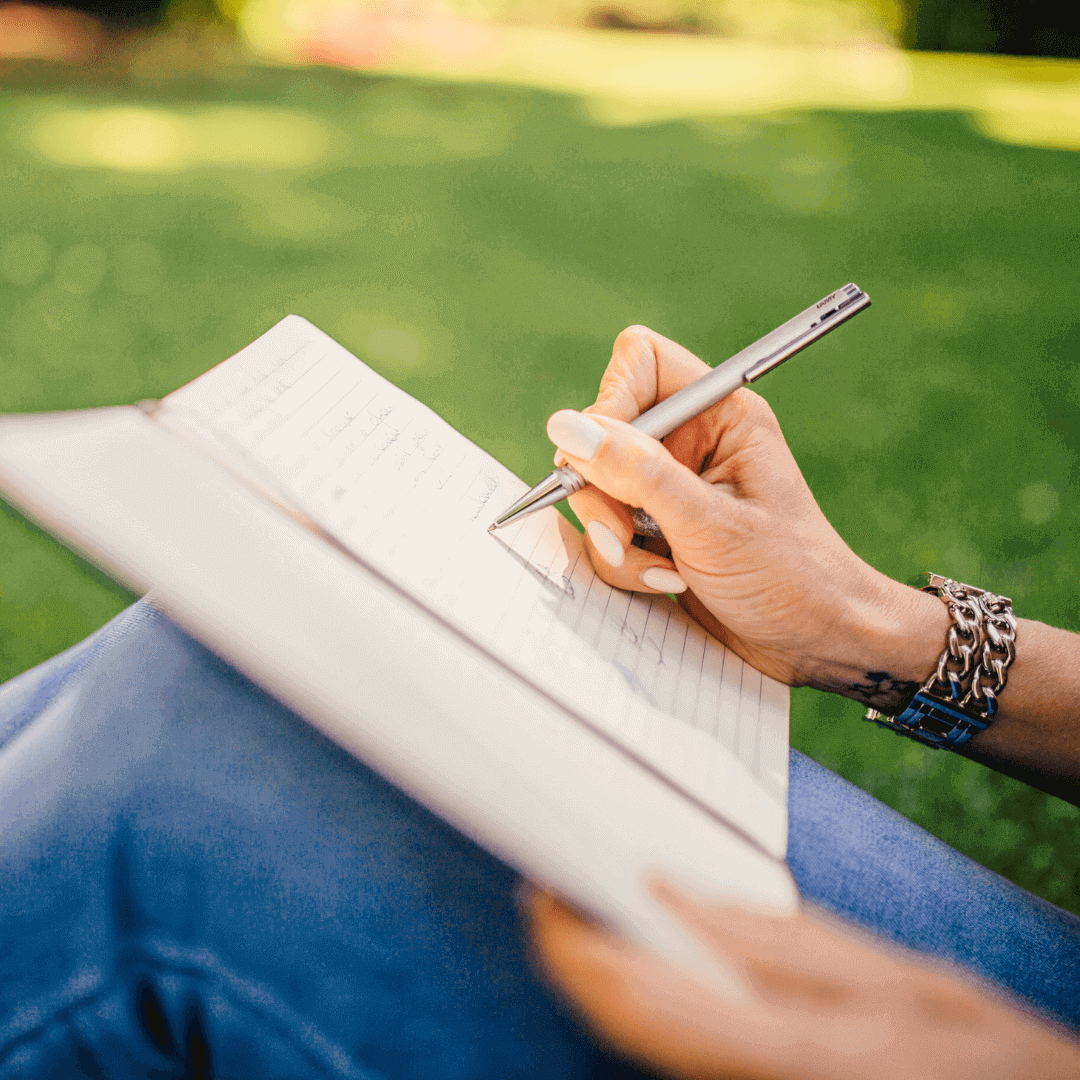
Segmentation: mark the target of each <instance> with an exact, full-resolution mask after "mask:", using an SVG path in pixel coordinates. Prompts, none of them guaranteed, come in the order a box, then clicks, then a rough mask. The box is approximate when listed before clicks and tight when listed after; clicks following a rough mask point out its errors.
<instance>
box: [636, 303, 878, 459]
mask: <svg viewBox="0 0 1080 1080" xmlns="http://www.w3.org/2000/svg"><path fill="white" fill-rule="evenodd" d="M869 306H870V297H869V296H867V295H866V293H864V292H863V291H862V290H861V289H860V288H859V287H858V285H856V284H854V283H853V282H852V283H850V284H848V285H845V286H844V287H843V288H842V289H837V290H836V292H833V293H829V295H828V296H826V297H825V298H824V299H823V300H819V301H818V302H817V303H816V304H814V305H812V306H811V307H808V308H807V309H806V310H805V311H801V312H799V314H798V315H796V316H795V317H794V318H792V319H788V321H787V322H786V323H783V324H782V325H780V326H778V327H777V328H776V329H775V330H773V331H771V332H770V333H768V334H766V335H765V336H764V337H763V338H760V339H759V340H757V341H755V342H754V344H753V345H748V346H747V347H746V348H745V349H743V350H741V351H740V352H737V353H736V354H735V355H734V356H732V357H731V358H730V359H728V360H725V361H724V362H723V363H722V364H718V365H717V366H716V367H715V368H713V370H712V371H710V372H709V373H708V374H707V375H703V376H702V377H701V378H700V379H698V380H696V381H695V382H692V383H691V384H690V385H689V386H684V387H683V388H682V390H680V391H678V393H675V394H672V395H671V397H669V398H666V399H665V400H664V401H661V402H660V403H659V404H658V405H654V406H653V407H652V408H651V409H649V411H648V412H646V413H642V415H641V416H639V417H637V419H636V420H633V421H631V426H632V427H635V428H637V430H638V431H641V432H644V433H645V434H646V435H651V436H652V437H653V438H654V439H662V438H663V437H664V436H665V435H670V434H671V432H673V431H674V430H675V429H676V428H677V427H681V426H682V425H683V424H685V423H686V422H687V421H688V420H693V418H694V417H695V416H700V415H701V414H702V413H703V412H705V410H706V409H711V408H712V407H713V406H714V405H715V404H716V403H717V402H718V401H722V400H723V399H724V398H726V397H727V396H728V395H729V394H733V393H734V392H735V391H736V390H738V389H739V387H740V386H744V385H746V384H748V383H752V382H754V380H755V379H759V378H761V376H762V375H764V374H765V373H766V372H767V371H772V369H773V368H774V367H777V366H778V365H779V364H782V363H783V362H784V361H785V360H787V359H788V358H789V357H792V356H794V355H795V354H796V353H797V352H800V351H802V350H803V349H805V348H806V346H807V345H809V344H811V343H812V342H814V341H817V339H818V338H820V337H824V336H825V335H826V334H827V333H829V331H830V330H832V329H834V328H835V327H837V326H840V325H841V323H843V322H845V321H846V320H848V319H850V318H851V316H852V315H856V314H858V313H859V312H860V311H862V310H863V309H864V308H867V307H869Z"/></svg>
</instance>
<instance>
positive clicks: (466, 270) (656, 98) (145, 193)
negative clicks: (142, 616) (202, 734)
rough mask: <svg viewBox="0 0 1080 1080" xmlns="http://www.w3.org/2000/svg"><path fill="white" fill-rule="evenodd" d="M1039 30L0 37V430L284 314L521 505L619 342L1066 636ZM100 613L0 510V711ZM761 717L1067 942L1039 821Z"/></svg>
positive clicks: (879, 7)
mask: <svg viewBox="0 0 1080 1080" xmlns="http://www.w3.org/2000/svg"><path fill="white" fill-rule="evenodd" d="M1078 55H1080V37H1078V30H1077V20H1076V16H1075V15H1074V14H1068V13H1066V14H1063V15H1060V16H1059V15H1053V14H1051V13H1050V12H1049V11H1048V10H1047V11H1042V12H1040V11H1038V10H1037V9H1033V8H1031V6H1030V5H1025V6H1023V7H1022V6H1021V5H1020V4H989V3H982V2H976V0H964V2H956V3H951V4H946V3H938V2H932V0H922V2H921V3H918V4H917V5H915V4H913V5H909V6H903V5H901V4H899V3H893V2H892V0H868V2H865V3H860V2H856V0H806V2H802V0H762V2H761V3H753V2H750V0H718V2H705V0H702V2H693V0H687V2H685V3H675V2H671V3H669V2H667V0H628V2H625V3H621V2H618V0H613V2H610V3H608V2H606V0H603V2H586V0H580V2H579V0H565V2H564V3H553V4H541V3H539V2H538V0H520V2H517V0H455V2H444V3H425V2H422V0H418V2H416V3H404V2H402V3H397V2H387V3H365V2H362V0H172V2H171V3H170V4H168V5H161V4H158V3H156V0H126V2H125V0H88V2H87V3H86V4H85V5H84V8H83V9H82V10H75V9H72V8H55V7H30V6H26V5H17V4H5V5H0V57H6V58H7V59H6V60H4V61H2V62H0V88H2V89H0V178H2V182H0V411H31V410H45V409H67V408H84V407H89V406H95V405H106V404H113V403H118V402H132V401H136V400H139V399H141V398H145V397H155V396H160V395H162V394H164V393H167V392H168V391H169V390H172V389H174V388H175V387H176V386H178V385H180V384H181V383H183V382H185V381H186V380H188V379H191V378H193V377H194V376H196V375H198V374H200V373H201V372H202V371H204V370H205V369H206V368H208V367H210V366H211V365H213V364H214V363H216V362H218V361H219V360H221V359H223V358H225V357H226V356H228V355H230V354H231V353H233V352H235V351H236V350H237V349H239V348H240V347H242V346H243V345H245V344H247V343H248V342H249V341H250V340H252V339H253V338H254V337H256V336H257V335H258V334H259V333H261V332H262V331H263V330H265V329H266V328H267V327H269V326H270V325H271V324H272V323H273V322H275V321H276V320H277V319H279V318H281V317H282V316H283V315H284V314H286V313H288V312H297V313H299V314H302V315H305V316H306V317H308V318H309V319H311V320H312V321H313V322H315V323H316V324H317V325H319V326H320V327H322V328H323V329H324V330H326V331H327V332H328V333H330V334H332V335H334V336H335V337H337V338H338V339H339V340H340V341H342V342H343V343H344V344H345V345H346V346H347V347H348V348H350V349H352V350H353V351H354V352H356V353H357V354H358V355H359V356H361V357H362V358H363V359H364V360H366V361H367V362H368V363H370V364H371V365H372V366H374V367H376V368H377V369H378V370H380V371H382V372H383V373H384V374H386V375H388V376H389V377H390V378H392V379H394V380H395V381H396V382H398V383H399V384H400V385H401V386H403V387H404V388H405V389H406V390H408V391H409V392H410V393H412V394H414V395H415V396H416V397H418V398H420V399H421V400H423V401H425V402H426V403H427V404H429V405H431V406H432V407H433V408H435V409H436V410H437V411H438V412H440V413H441V414H442V415H444V416H445V417H446V418H447V419H448V420H450V421H451V422H452V423H454V424H455V425H456V426H458V427H459V428H460V429H461V430H462V431H464V432H465V433H466V434H467V435H469V436H470V437H471V438H472V439H474V440H475V441H476V442H478V443H480V444H481V445H483V446H485V447H486V448H487V449H489V450H490V451H491V452H492V453H494V454H495V455H496V456H497V457H499V458H500V459H502V460H503V461H504V462H505V463H506V464H507V465H509V466H510V467H511V468H513V469H514V470H515V471H517V472H518V473H519V474H520V475H521V476H522V477H524V478H526V479H529V480H535V479H537V478H539V477H540V476H542V475H543V474H544V473H546V471H547V470H548V468H549V467H550V454H551V447H550V445H549V444H548V443H547V440H546V438H545V437H544V420H545V419H546V417H547V416H548V414H549V413H550V412H552V411H554V410H555V409H557V408H561V407H565V406H575V407H581V406H584V405H586V404H588V403H589V402H590V401H591V400H592V398H593V396H594V393H595V387H596V384H597V381H598V379H599V377H600V374H601V372H602V371H603V369H604V366H605V364H606V362H607V359H608V357H609V355H610V348H611V342H612V340H613V339H614V337H615V335H616V334H617V333H618V332H619V330H621V329H622V328H623V327H624V326H626V325H627V324H629V323H632V322H644V323H647V324H649V325H651V326H653V327H655V328H656V329H657V330H659V331H661V332H662V333H665V334H667V335H668V336H670V337H673V338H676V339H677V340H679V341H682V342H683V343H685V344H686V345H687V346H689V347H690V348H692V349H693V350H695V351H696V352H697V353H698V354H699V355H701V356H702V357H704V358H705V359H707V360H709V361H711V362H713V363H716V362H718V361H720V360H722V359H724V358H725V357H726V356H728V355H729V354H730V353H732V352H734V351H735V350H737V349H738V348H741V347H742V346H743V345H745V344H747V343H749V342H750V341H752V340H753V339H755V338H756V337H758V336H759V335H760V334H762V333H763V332H765V331H766V330H769V329H772V328H773V327H774V326H775V325H776V324H777V323H779V322H780V321H782V320H783V319H785V318H787V317H789V316H790V315H792V314H794V313H795V312H796V311H798V310H800V309H801V308H802V307H804V306H805V305H806V304H808V303H810V302H812V301H813V300H816V299H817V298H818V297H819V296H821V295H824V294H825V293H826V292H828V291H829V290H831V289H833V288H835V287H837V286H838V285H840V284H842V283H844V282H846V281H848V280H852V279H854V280H855V281H857V282H858V283H859V284H860V285H861V286H863V287H864V288H865V289H866V290H867V291H868V292H869V293H870V294H871V295H872V296H873V298H874V307H873V308H872V309H871V310H870V312H869V313H867V314H866V315H863V316H860V318H859V319H858V320H856V321H855V322H854V323H853V324H852V325H851V326H849V327H845V328H844V329H843V330H842V331H840V332H839V333H837V334H835V335H832V336H831V337H829V338H827V339H826V340H825V341H824V342H823V343H821V344H820V345H817V346H815V347H814V349H813V350H812V351H810V352H808V353H806V354H803V355H802V356H800V357H799V358H797V359H796V360H794V361H793V362H791V363H790V364H788V365H785V367H784V368H782V369H781V370H780V371H779V372H777V373H776V374H775V375H772V376H770V377H769V379H767V380H764V381H763V382H762V383H760V384H758V385H759V387H760V389H761V391H762V392H763V393H764V394H765V396H766V397H767V398H768V399H769V400H770V402H771V403H772V405H773V407H774V408H775V409H776V411H777V413H778V415H779V416H780V419H781V422H782V424H783V426H784V429H785V432H786V433H787V436H788V438H789V441H790V442H791V445H792V448H793V450H794V452H795V455H796V457H797V459H798V460H799V462H800V464H801V465H802V467H803V469H804V471H805V473H806V475H807V478H808V480H809V482H810V484H811V487H812V488H813V490H814V492H815V494H816V495H817V497H818V499H819V501H820V502H821V504H822V506H823V508H824V510H825V512H826V514H827V515H828V516H829V518H830V520H832V521H833V523H834V524H835V525H836V526H837V528H838V529H839V531H840V533H841V534H842V535H843V536H844V537H845V539H847V540H848V542H849V543H851V545H852V546H853V547H854V548H855V549H856V550H857V551H858V552H859V553H860V554H861V555H862V556H863V557H864V558H866V559H867V560H869V561H870V562H871V563H873V564H874V565H875V566H877V567H879V568H880V569H882V570H883V571H885V572H886V573H889V574H891V575H893V576H895V577H898V578H900V579H907V578H909V577H911V576H912V575H913V574H915V573H917V572H918V571H921V570H924V569H934V570H938V571H941V572H944V573H947V574H949V575H952V576H954V577H956V578H959V579H960V580H966V581H970V582H972V583H974V584H979V585H983V586H985V587H988V588H991V589H994V590H997V591H999V592H1004V593H1006V594H1007V595H1009V596H1011V597H1012V598H1013V599H1014V601H1015V604H1016V608H1017V611H1018V612H1019V613H1020V614H1022V615H1024V616H1028V617H1033V618H1038V619H1043V620H1045V621H1047V622H1050V623H1053V624H1056V625H1059V626H1065V627H1068V628H1069V629H1073V630H1077V629H1080V619H1078V615H1077V599H1078V594H1080V586H1078V581H1077V563H1078V551H1080V541H1078V536H1080V530H1078V528H1077V526H1078V523H1080V511H1078V508H1077V481H1076V455H1077V452H1078V450H1080V365H1078V363H1077V357H1078V351H1080V329H1078V321H1077V304H1076V295H1077V289H1076V270H1075V267H1076V263H1077V253H1076V244H1077V238H1078V230H1080V198H1078V195H1080V190H1078V181H1080V155H1078V154H1077V153H1076V151H1077V150H1078V149H1080V63H1078V62H1077V61H1075V60H1071V59H1069V58H1070V57H1076V56H1078ZM130 600H131V597H130V596H128V595H127V594H126V593H124V592H123V591H122V590H120V589H119V588H117V587H116V586H114V585H112V584H111V583H110V582H108V581H107V580H106V579H104V578H103V577H102V576H101V575H100V574H98V573H97V572H95V571H94V570H92V569H90V568H89V567H87V566H86V565H85V564H84V563H82V562H81V561H80V560H79V559H77V558H75V557H74V556H72V555H70V554H69V553H67V552H66V551H65V550H64V549H63V548H61V547H60V546H59V545H57V544H55V543H54V542H52V541H51V540H50V539H49V538H48V537H45V536H44V535H42V534H41V533H40V532H38V531H37V530H35V529H34V528H33V527H31V526H30V525H28V524H27V523H26V522H25V521H23V520H22V519H21V518H19V517H18V516H17V515H16V514H14V513H13V512H11V511H9V510H6V509H5V510H3V511H0V680H3V679H5V678H8V677H10V676H13V675H15V674H17V673H18V672H20V671H22V670H25V669H26V668H28V667H30V666H31V665H33V664H35V663H37V662H39V661H40V660H43V659H45V658H46V657H48V656H50V655H53V654H54V653H56V652H57V651H59V650H61V649H63V648H65V647H66V646H68V645H71V644H73V643H74V642H76V641H78V640H79V639H81V638H82V637H83V636H85V635H86V634H87V633H89V632H90V631H91V630H93V629H94V628H95V627H97V626H99V625H100V624H101V623H103V622H104V621H105V620H106V619H108V618H109V617H110V616H111V615H113V614H114V613H116V612H117V611H119V610H120V609H121V608H122V607H123V606H124V605H126V604H127V603H129V602H130ZM860 713H861V710H860V709H859V708H858V707H857V706H855V705H854V704H853V703H850V702H846V701H843V700H841V699H837V698H832V697H826V696H824V695H820V694H817V693H815V692H812V691H808V690H799V691H796V692H794V693H793V696H792V741H793V744H794V745H795V746H796V747H798V748H800V749H802V750H804V751H806V752H807V753H809V754H811V755H812V756H813V757H815V758H817V759H818V760H820V761H823V762H825V763H826V764H828V765H830V766H831V767H833V768H835V769H837V770H838V771H839V772H841V773H842V774H843V775H845V776H847V777H849V778H850V779H851V780H853V781H854V782H855V783H857V784H860V785H861V786H863V787H864V788H866V789H867V790H870V791H872V792H873V793H874V794H876V795H878V796H879V797H881V798H883V799H884V800H885V801H887V802H889V803H890V804H891V805H893V806H895V807H897V808H898V809H899V810H900V811H901V812H903V813H905V814H907V815H908V816H910V817H912V818H914V819H915V820H916V821H918V822H920V823H921V824H923V825H925V826H926V827H927V828H928V829H930V830H931V831H932V832H934V833H936V834H937V835H939V836H941V837H943V838H944V839H945V840H947V841H948V842H949V843H952V844H954V845H955V846H956V847H958V848H959V849H961V850H962V851H965V852H967V853H969V854H971V855H972V856H973V857H975V858H977V859H979V860H980V861H982V862H984V863H985V864H986V865H988V866H990V867H992V868H993V869H995V870H997V871H999V872H1001V873H1003V874H1005V875H1006V876H1007V877H1009V878H1011V879H1012V880H1014V881H1017V882H1019V883H1020V884H1022V885H1024V886H1026V887H1028V888H1030V889H1033V890H1034V891H1036V892H1038V893H1040V894H1041V895H1043V896H1045V897H1047V898H1048V899H1050V900H1052V901H1054V902H1056V903H1058V904H1062V905H1064V906H1066V907H1068V908H1070V909H1071V910H1073V911H1077V912H1080V848H1078V845H1077V843H1076V833H1077V824H1078V822H1080V811H1078V810H1077V809H1076V808H1075V807H1072V806H1070V805H1068V804H1066V803H1063V802H1060V801H1059V800H1056V799H1054V798H1051V797H1049V796H1046V795H1043V794H1041V793H1039V792H1036V791H1034V790H1033V789H1030V788H1028V787H1025V786H1024V785H1022V784H1020V783H1017V782H1014V781H1012V780H1009V779H1007V778H1005V777H1003V776H1000V775H999V774H996V773H993V772H990V771H988V770H986V769H983V768H981V767H979V766H977V765H974V764H972V763H970V762H967V761H965V760H963V759H961V758H958V757H954V756H952V755H949V754H944V753H935V752H933V751H930V750H925V749H923V748H921V747H919V746H917V745H915V744H913V743H909V742H906V741H903V740H900V739H897V738H895V737H893V736H891V735H889V734H888V733H886V732H883V731H879V730H878V729H876V728H873V727H872V726H871V725H867V724H862V723H860V721H859V716H860Z"/></svg>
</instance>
